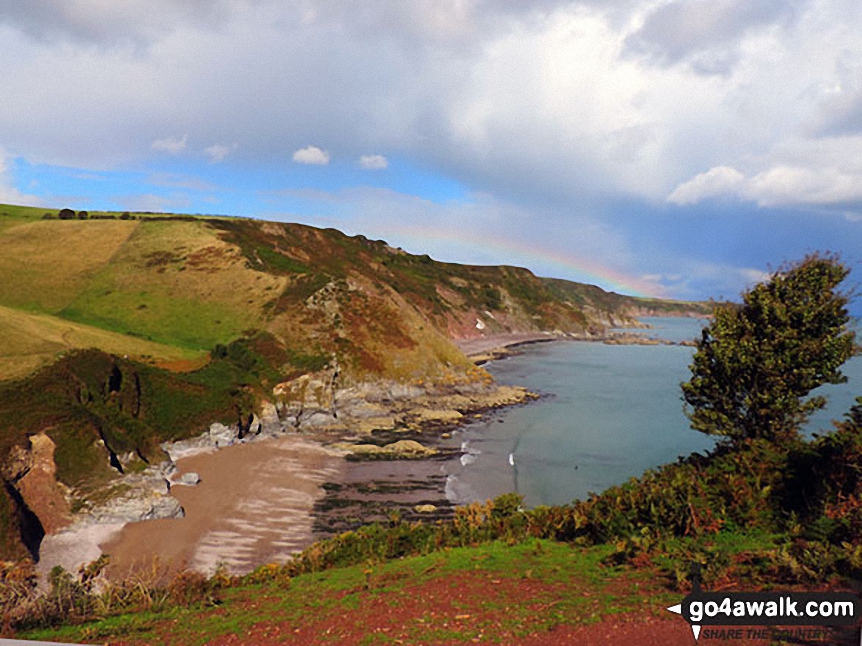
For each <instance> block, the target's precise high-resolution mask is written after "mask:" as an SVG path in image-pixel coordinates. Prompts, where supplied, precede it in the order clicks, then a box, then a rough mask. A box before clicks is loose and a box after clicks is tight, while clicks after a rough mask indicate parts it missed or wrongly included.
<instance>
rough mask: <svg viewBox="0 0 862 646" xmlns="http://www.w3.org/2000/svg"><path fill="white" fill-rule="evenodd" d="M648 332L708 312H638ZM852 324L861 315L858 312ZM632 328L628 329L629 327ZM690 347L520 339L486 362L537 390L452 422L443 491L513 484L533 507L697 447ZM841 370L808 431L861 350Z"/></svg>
mask: <svg viewBox="0 0 862 646" xmlns="http://www.w3.org/2000/svg"><path fill="white" fill-rule="evenodd" d="M641 320H642V321H644V322H645V323H648V324H650V325H651V326H652V328H651V329H648V330H643V331H640V332H641V333H642V334H644V335H646V336H652V337H658V338H663V339H668V340H670V341H676V342H679V341H683V340H687V339H694V338H697V337H699V336H700V331H701V329H702V328H703V326H704V325H706V324H707V321H706V320H705V319H694V318H661V317H645V318H643V319H641ZM856 324H857V328H858V321H857V322H856ZM628 331H631V330H628ZM693 353H694V348H692V347H688V346H679V345H672V346H668V345H659V346H650V345H648V346H643V345H605V344H603V343H596V342H577V341H573V342H565V341H563V342H557V343H542V344H536V345H531V346H526V347H524V348H523V349H522V351H521V352H520V353H519V354H517V355H515V356H512V357H509V358H506V359H503V360H498V361H493V362H491V363H489V364H487V365H486V368H487V369H488V370H489V372H490V373H491V374H492V375H493V376H494V378H495V379H496V380H497V381H498V382H499V383H501V384H507V385H520V386H526V387H527V388H529V389H530V390H532V391H534V392H538V393H539V394H540V395H542V398H541V399H540V400H539V401H537V402H534V403H531V404H529V405H526V406H521V407H516V408H513V409H508V410H504V411H501V412H499V413H497V414H495V415H492V416H491V417H490V419H486V420H483V421H481V422H479V423H474V424H470V425H468V426H467V427H465V428H464V429H463V430H461V431H460V432H458V433H457V434H456V435H455V436H454V437H453V440H452V442H453V443H454V444H456V445H458V444H460V446H461V448H462V450H463V451H464V454H463V455H462V456H461V458H460V460H455V461H452V462H450V463H447V464H445V465H444V469H445V471H446V473H447V476H448V481H447V496H448V497H449V499H450V500H451V501H453V502H455V503H458V504H463V503H468V502H473V501H476V500H485V499H487V498H493V497H495V496H498V495H500V494H502V493H507V492H510V491H516V492H518V493H520V494H522V495H523V496H524V498H525V502H526V504H527V505H528V506H530V507H535V506H538V505H558V504H565V503H568V502H571V501H572V500H573V499H585V498H587V497H588V495H589V493H590V492H595V493H600V492H602V491H604V490H605V489H607V488H608V487H611V486H613V485H618V484H622V483H623V482H625V481H627V480H628V479H629V478H631V477H636V476H639V475H641V474H642V473H643V472H644V471H645V470H647V469H651V468H655V467H658V466H660V465H662V464H666V463H668V462H674V461H676V460H677V458H678V457H681V456H687V455H689V454H691V453H693V452H700V453H704V452H706V451H709V450H710V449H711V448H712V447H713V446H714V445H715V441H716V438H712V437H709V436H707V435H704V434H703V433H700V432H697V431H694V430H692V429H691V428H690V427H689V423H688V419H687V418H686V417H685V415H684V413H683V401H682V391H681V389H680V383H681V382H683V381H686V380H688V379H689V377H690V374H691V373H690V371H689V367H688V366H689V364H690V363H691V358H692V355H693ZM842 372H843V373H844V374H845V375H846V376H847V377H848V383H846V384H840V385H827V386H823V387H821V389H818V391H817V393H818V394H824V395H826V396H827V397H828V398H829V404H828V405H827V407H826V408H825V409H824V410H822V411H818V412H817V413H815V414H814V415H812V417H811V419H810V420H809V422H808V424H807V425H806V426H805V431H806V433H807V434H809V435H810V434H811V433H816V432H820V433H823V432H826V431H829V430H831V429H832V424H831V421H832V420H840V419H841V418H842V417H843V415H844V413H846V412H847V411H848V410H849V408H850V406H851V405H852V404H853V403H854V400H855V397H856V396H859V395H862V357H860V356H856V357H852V358H851V359H850V360H849V361H847V363H845V364H844V366H843V368H842Z"/></svg>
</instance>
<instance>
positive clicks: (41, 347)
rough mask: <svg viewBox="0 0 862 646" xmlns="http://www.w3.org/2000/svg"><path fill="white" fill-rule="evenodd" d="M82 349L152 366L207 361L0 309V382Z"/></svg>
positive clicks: (194, 354) (164, 347)
mask: <svg viewBox="0 0 862 646" xmlns="http://www.w3.org/2000/svg"><path fill="white" fill-rule="evenodd" d="M86 348H100V349H102V350H104V351H105V352H109V353H112V354H117V355H129V356H130V357H132V358H134V359H137V360H142V361H149V362H155V363H175V362H189V363H191V364H192V365H193V364H194V363H195V362H201V361H205V360H206V359H207V356H206V354H205V353H201V352H193V351H189V350H184V349H182V348H178V347H175V346H171V345H165V344H161V343H154V342H152V341H147V340H145V339H141V338H137V337H131V336H128V335H123V334H118V333H116V332H110V331H108V330H104V329H101V328H97V327H92V326H88V325H82V324H80V323H73V322H71V321H68V320H65V319H61V318H59V317H56V316H51V315H49V314H34V313H31V312H25V311H22V310H17V309H13V308H10V307H2V306H0V380H3V379H17V378H20V377H24V376H26V375H27V374H29V373H30V372H32V371H33V370H35V369H36V368H39V367H40V366H43V365H45V364H47V363H50V362H51V361H52V360H53V359H54V358H55V357H56V356H57V355H58V354H59V353H61V352H67V351H69V350H75V349H86Z"/></svg>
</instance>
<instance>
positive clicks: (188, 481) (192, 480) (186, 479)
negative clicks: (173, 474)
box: [174, 471, 201, 486]
mask: <svg viewBox="0 0 862 646" xmlns="http://www.w3.org/2000/svg"><path fill="white" fill-rule="evenodd" d="M200 483H201V477H200V476H199V475H198V474H197V473H195V472H194V471H189V472H188V473H184V474H183V475H181V476H180V477H179V478H178V479H177V480H175V481H174V484H181V485H189V486H195V485H199V484H200Z"/></svg>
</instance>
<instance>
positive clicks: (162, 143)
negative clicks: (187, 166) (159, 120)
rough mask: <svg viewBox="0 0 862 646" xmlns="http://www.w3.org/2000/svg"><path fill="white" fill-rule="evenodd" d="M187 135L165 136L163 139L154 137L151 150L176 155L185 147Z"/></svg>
mask: <svg viewBox="0 0 862 646" xmlns="http://www.w3.org/2000/svg"><path fill="white" fill-rule="evenodd" d="M188 140H189V136H188V135H187V134H185V135H183V136H182V137H176V138H174V137H165V138H164V139H156V140H155V141H154V142H153V144H152V149H153V150H158V151H160V152H165V153H170V154H171V155H178V154H180V153H181V152H183V151H184V150H185V149H186V144H187V143H188Z"/></svg>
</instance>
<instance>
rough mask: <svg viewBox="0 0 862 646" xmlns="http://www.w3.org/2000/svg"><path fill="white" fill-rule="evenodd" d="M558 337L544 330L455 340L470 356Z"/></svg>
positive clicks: (462, 350)
mask: <svg viewBox="0 0 862 646" xmlns="http://www.w3.org/2000/svg"><path fill="white" fill-rule="evenodd" d="M558 338H559V337H557V336H555V335H553V334H544V333H542V332H523V333H520V334H492V335H489V336H482V337H477V338H475V339H460V340H457V341H455V344H456V345H457V346H458V348H459V349H460V350H461V352H463V353H464V354H466V355H467V356H468V357H469V356H474V355H477V354H484V353H486V352H490V351H492V350H498V349H501V348H510V347H512V346H516V345H521V344H522V343H538V342H541V341H556V340H557V339H558Z"/></svg>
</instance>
